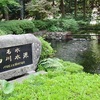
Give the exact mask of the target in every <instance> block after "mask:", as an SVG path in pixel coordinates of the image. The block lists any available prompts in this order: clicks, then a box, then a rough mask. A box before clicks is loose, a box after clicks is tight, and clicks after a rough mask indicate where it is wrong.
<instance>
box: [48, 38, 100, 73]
mask: <svg viewBox="0 0 100 100" xmlns="http://www.w3.org/2000/svg"><path fill="white" fill-rule="evenodd" d="M49 42H51V46H52V47H53V48H54V49H55V50H56V51H57V52H56V57H58V58H61V59H63V60H67V61H71V62H75V63H78V64H81V65H83V66H84V70H85V71H86V72H90V73H100V44H99V43H98V41H97V40H91V41H90V40H81V41H79V40H70V41H68V42H66V41H56V40H51V41H49Z"/></svg>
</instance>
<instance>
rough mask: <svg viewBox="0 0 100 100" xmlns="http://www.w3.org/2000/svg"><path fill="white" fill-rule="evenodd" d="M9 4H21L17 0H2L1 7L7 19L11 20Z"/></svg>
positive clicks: (0, 1)
mask: <svg viewBox="0 0 100 100" xmlns="http://www.w3.org/2000/svg"><path fill="white" fill-rule="evenodd" d="M9 5H14V6H19V3H18V2H17V1H16V0H0V7H1V8H2V9H3V13H4V16H5V20H9V11H10V9H9Z"/></svg>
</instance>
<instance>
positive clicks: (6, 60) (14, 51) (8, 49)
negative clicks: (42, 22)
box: [0, 34, 41, 79]
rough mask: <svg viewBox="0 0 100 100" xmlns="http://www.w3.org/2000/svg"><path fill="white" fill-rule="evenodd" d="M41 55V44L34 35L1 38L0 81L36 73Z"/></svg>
mask: <svg viewBox="0 0 100 100" xmlns="http://www.w3.org/2000/svg"><path fill="white" fill-rule="evenodd" d="M40 54H41V42H40V40H39V39H38V38H37V37H35V36H34V35H33V34H22V35H4V36H0V79H10V78H13V77H16V76H20V75H24V74H26V73H29V72H30V71H31V72H32V71H33V72H34V71H35V70H36V68H37V63H38V61H39V58H40Z"/></svg>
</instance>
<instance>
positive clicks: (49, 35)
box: [34, 31, 72, 40]
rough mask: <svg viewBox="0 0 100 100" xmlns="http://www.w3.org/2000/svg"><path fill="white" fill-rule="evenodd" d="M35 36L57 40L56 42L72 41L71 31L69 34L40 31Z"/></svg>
mask: <svg viewBox="0 0 100 100" xmlns="http://www.w3.org/2000/svg"><path fill="white" fill-rule="evenodd" d="M34 35H36V36H42V37H45V38H46V39H55V40H68V39H72V34H71V32H70V31H68V32H47V31H39V32H35V33H34Z"/></svg>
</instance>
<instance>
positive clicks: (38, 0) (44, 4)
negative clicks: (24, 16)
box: [26, 0, 59, 19]
mask: <svg viewBox="0 0 100 100" xmlns="http://www.w3.org/2000/svg"><path fill="white" fill-rule="evenodd" d="M26 10H27V11H28V12H29V15H30V16H33V17H34V18H35V19H45V18H46V17H48V15H52V16H53V14H56V13H57V11H58V10H59V8H56V7H53V6H52V5H51V2H49V1H48V0H31V1H30V2H29V3H28V4H27V6H26Z"/></svg>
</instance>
